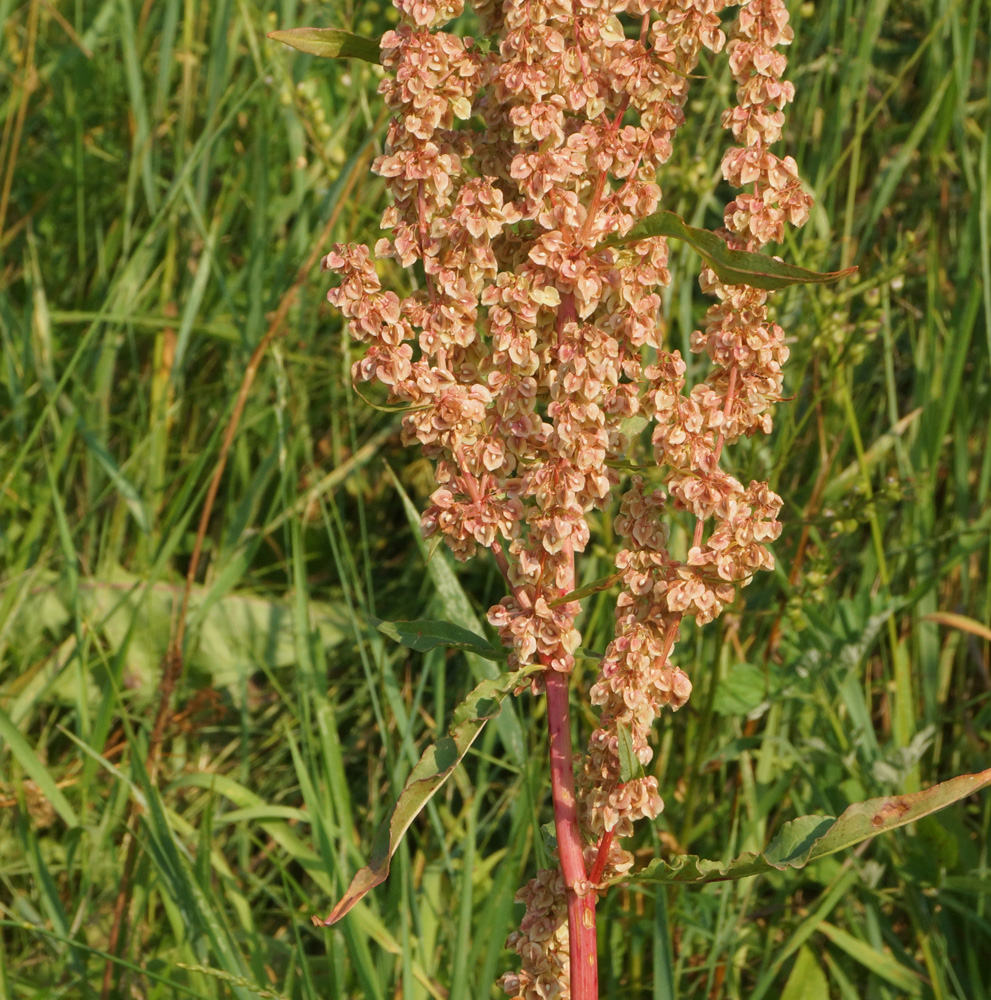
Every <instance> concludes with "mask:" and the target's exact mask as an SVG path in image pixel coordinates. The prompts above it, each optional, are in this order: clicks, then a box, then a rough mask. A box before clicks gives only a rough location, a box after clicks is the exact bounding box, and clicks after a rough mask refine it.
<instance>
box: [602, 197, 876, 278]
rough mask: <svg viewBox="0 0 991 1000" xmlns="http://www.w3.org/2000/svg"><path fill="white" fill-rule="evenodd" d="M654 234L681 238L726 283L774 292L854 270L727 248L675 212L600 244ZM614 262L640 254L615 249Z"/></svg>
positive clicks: (652, 218) (658, 214)
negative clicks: (818, 267)
mask: <svg viewBox="0 0 991 1000" xmlns="http://www.w3.org/2000/svg"><path fill="white" fill-rule="evenodd" d="M654 236H673V237H674V238H675V239H679V240H684V242H685V243H687V244H688V245H689V246H691V247H693V248H694V249H695V250H697V251H698V253H699V254H700V255H701V256H702V258H703V259H704V260H705V262H706V263H707V264H708V265H709V266H710V267H711V268H712V270H713V271H715V272H716V274H717V276H718V277H719V280H720V281H722V282H723V283H724V284H727V285H750V286H751V287H753V288H764V289H767V290H768V291H774V290H775V289H777V288H784V287H786V286H787V285H802V284H824V283H827V282H832V281H839V280H840V278H846V277H848V276H849V275H851V274H854V273H855V272H856V270H857V269H856V268H855V267H848V268H847V269H846V270H845V271H829V272H826V273H820V272H818V271H808V270H806V269H805V268H804V267H795V266H794V265H793V264H785V263H784V262H782V261H780V260H775V259H774V258H773V257H768V256H766V255H764V254H759V253H748V252H747V251H745V250H730V249H729V248H728V247H727V246H726V244H725V242H724V241H723V240H722V239H720V238H719V237H718V236H717V235H716V234H715V233H713V232H710V231H709V230H708V229H697V228H696V227H695V226H690V225H688V223H686V222H685V221H684V219H682V218H680V217H679V216H677V215H675V214H674V212H655V213H654V214H653V215H648V216H647V218H646V219H644V220H643V222H640V223H638V224H637V225H635V226H634V227H633V228H632V229H631V230H630V231H629V232H628V233H627V234H626V235H625V236H612V237H610V238H609V239H607V240H605V241H604V242H603V243H602V244H601V246H603V247H625V246H626V245H627V244H630V243H636V242H637V241H638V240H645V239H649V238H651V237H654ZM616 256H617V261H616V262H617V264H619V265H621V266H622V265H623V264H626V263H633V262H634V260H636V259H638V257H639V255H638V254H637V253H636V252H635V251H634V250H632V249H621V250H618V251H617V254H616Z"/></svg>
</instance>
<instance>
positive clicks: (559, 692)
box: [544, 670, 599, 1000]
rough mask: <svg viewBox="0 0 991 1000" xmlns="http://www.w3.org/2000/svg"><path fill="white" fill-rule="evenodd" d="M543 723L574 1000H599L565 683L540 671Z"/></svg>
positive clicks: (590, 897) (554, 673) (555, 674)
mask: <svg viewBox="0 0 991 1000" xmlns="http://www.w3.org/2000/svg"><path fill="white" fill-rule="evenodd" d="M544 683H545V685H546V687H547V721H548V726H549V729H550V750H551V754H550V756H551V792H552V795H553V798H554V829H555V833H556V834H557V850H558V857H559V858H560V859H561V874H562V875H563V876H564V885H565V892H566V893H567V898H568V949H569V953H570V957H571V997H572V1000H598V996H599V970H598V957H597V955H596V939H595V893H594V892H592V891H590V887H589V886H588V884H587V881H586V876H585V858H584V856H583V853H582V839H581V833H580V831H579V829H578V810H577V802H576V800H575V773H574V770H573V769H572V762H571V761H572V751H571V720H570V717H569V713H568V678H567V676H566V675H565V674H562V673H559V672H558V671H556V670H547V671H545V672H544Z"/></svg>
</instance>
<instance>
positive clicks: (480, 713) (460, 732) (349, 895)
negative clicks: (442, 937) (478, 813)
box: [314, 667, 539, 926]
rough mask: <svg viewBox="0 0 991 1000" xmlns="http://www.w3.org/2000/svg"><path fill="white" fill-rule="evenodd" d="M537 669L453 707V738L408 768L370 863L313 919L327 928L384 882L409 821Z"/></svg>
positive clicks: (486, 685) (508, 677)
mask: <svg viewBox="0 0 991 1000" xmlns="http://www.w3.org/2000/svg"><path fill="white" fill-rule="evenodd" d="M536 669H539V668H533V667H529V668H524V669H523V670H517V671H514V672H513V673H507V674H502V675H500V676H499V677H497V678H496V679H495V680H485V681H482V683H481V684H479V685H478V686H477V687H476V688H475V689H474V690H473V691H472V692H471V694H469V695H468V697H467V698H466V699H465V700H464V701H463V702H462V703H461V704H460V705H459V706H458V707H457V708H456V709H455V710H454V718H453V724H452V726H451V731H450V736H446V737H444V738H443V739H441V740H438V741H437V742H436V743H434V744H432V745H431V746H429V747H427V749H426V750H425V751H424V752H423V756H422V757H421V758H420V760H419V762H418V763H417V764H416V766H415V767H414V768H413V770H412V771H411V772H410V776H409V778H408V780H407V782H406V786H405V788H403V790H402V792H401V793H400V796H399V799H398V801H397V802H396V804H395V806H393V808H392V811H391V812H390V814H389V817H388V819H387V820H386V822H385V823H383V824H382V826H381V827H380V829H379V832H378V833H377V834H376V836H375V842H374V843H373V845H372V856H371V859H370V860H369V862H368V864H367V865H366V866H365V867H364V868H362V869H361V870H360V871H359V872H358V873H357V874H356V875H355V876H354V878H353V879H352V880H351V885H350V887H349V888H348V891H347V892H346V893H345V894H344V896H343V898H342V899H341V900H340V901H339V902H338V903H337V905H336V906H335V907H334V908H333V909H332V910H331V911H330V914H329V915H328V916H327V917H326V919H324V920H322V921H321V920H319V919H317V918H314V923H322V924H324V925H326V926H329V925H330V924H335V923H337V921H338V920H340V919H341V917H343V916H344V915H345V914H346V913H347V912H348V910H350V909H351V907H352V906H354V904H355V903H357V902H358V901H359V900H360V899H361V898H362V897H363V896H365V895H366V893H368V892H369V891H370V890H371V889H374V888H375V886H377V885H380V884H381V883H382V882H384V881H385V879H386V877H387V876H388V874H389V865H390V863H391V861H392V856H393V855H394V854H395V853H396V850H397V849H398V847H399V845H400V843H401V842H402V839H403V836H404V835H405V833H406V831H407V830H408V829H409V827H410V824H411V823H412V822H413V820H414V819H416V817H417V815H418V814H419V813H420V811H421V810H422V809H423V808H424V806H426V804H427V803H428V802H429V801H430V799H431V798H432V797H433V796H434V794H435V793H436V792H437V790H438V789H439V788H440V787H441V786H442V785H443V784H444V782H445V781H447V779H448V778H450V777H451V775H452V774H453V773H454V769H455V768H456V767H457V766H458V764H459V763H460V762H461V760H462V759H463V758H464V756H465V754H466V753H467V752H468V749H469V748H470V747H471V745H472V743H474V742H475V739H476V738H477V737H478V735H479V733H481V731H482V727H483V726H484V725H485V723H486V722H488V721H489V719H491V718H494V717H495V716H496V715H498V713H499V709H500V707H501V705H502V702H503V701H504V700H505V699H506V697H507V696H508V695H510V694H511V693H512V692H513V690H514V689H515V688H517V687H519V686H520V685H521V684H524V683H526V679H527V677H529V676H530V674H532V673H534V672H535V670H536Z"/></svg>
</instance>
